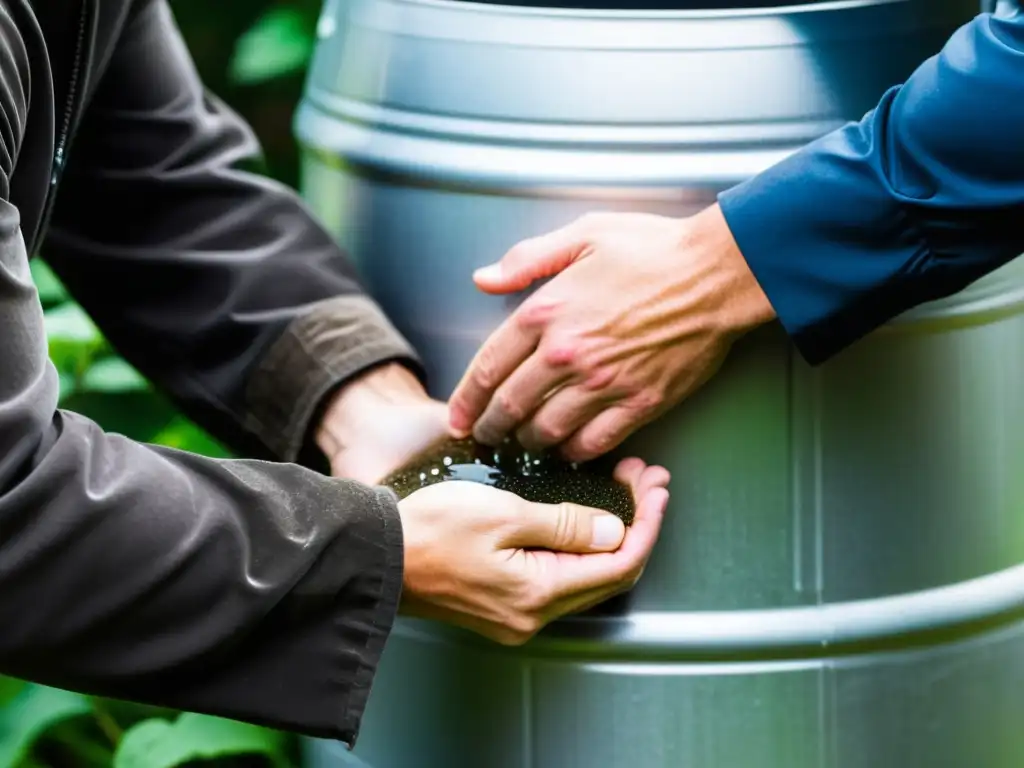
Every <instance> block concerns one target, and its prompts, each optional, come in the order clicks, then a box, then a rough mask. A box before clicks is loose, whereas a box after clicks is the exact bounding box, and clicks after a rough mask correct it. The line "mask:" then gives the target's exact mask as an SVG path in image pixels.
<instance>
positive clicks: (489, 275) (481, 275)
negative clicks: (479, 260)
mask: <svg viewBox="0 0 1024 768" xmlns="http://www.w3.org/2000/svg"><path fill="white" fill-rule="evenodd" d="M473 279H474V280H484V281H487V282H493V281H495V280H500V279H501V265H500V264H491V265H489V266H486V267H480V269H478V270H477V271H476V272H474V273H473Z"/></svg>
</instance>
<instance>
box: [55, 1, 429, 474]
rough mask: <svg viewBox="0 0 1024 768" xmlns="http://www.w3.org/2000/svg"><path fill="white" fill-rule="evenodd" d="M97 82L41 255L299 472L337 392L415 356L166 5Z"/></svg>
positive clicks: (155, 364) (222, 419)
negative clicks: (266, 168) (317, 418)
mask: <svg viewBox="0 0 1024 768" xmlns="http://www.w3.org/2000/svg"><path fill="white" fill-rule="evenodd" d="M133 13H134V16H133V19H132V20H131V22H130V23H129V26H128V28H127V29H126V31H125V33H124V35H123V39H122V40H121V41H120V42H119V44H118V47H117V49H116V50H115V52H114V54H113V56H112V57H111V60H110V64H109V66H108V67H107V69H106V72H105V74H104V77H103V79H102V80H101V81H100V82H99V84H98V85H97V88H96V92H95V95H94V96H93V99H92V102H91V103H90V105H89V108H88V111H87V113H86V117H85V119H84V121H83V123H82V125H81V127H80V128H79V130H78V133H77V135H76V137H75V141H74V144H73V150H72V152H71V154H70V155H69V161H68V162H69V165H68V167H67V170H66V172H65V176H64V179H63V180H62V182H61V190H60V195H59V197H58V201H57V206H56V209H55V211H54V217H53V223H52V228H51V232H50V236H49V238H48V239H47V241H46V242H45V243H44V246H43V254H44V256H45V257H46V259H47V260H48V261H49V262H50V263H51V265H53V267H54V268H55V270H56V271H57V273H58V274H59V275H60V277H61V278H62V279H63V280H64V282H65V283H66V284H67V286H68V288H69V289H70V291H71V293H72V294H73V295H74V296H75V298H77V299H78V300H79V301H80V302H81V303H82V305H83V306H84V307H85V309H86V310H87V311H88V312H89V314H90V315H92V316H93V318H94V319H95V320H96V321H97V324H98V325H99V326H100V327H101V328H102V330H103V331H104V333H105V334H106V336H107V337H108V338H109V339H110V340H111V342H112V343H113V344H114V345H115V346H116V347H117V349H118V350H119V351H120V352H121V353H123V354H124V355H125V356H126V357H127V358H128V359H129V360H130V361H131V362H132V363H133V364H135V365H136V366H137V367H138V368H139V369H140V370H141V371H142V372H143V373H144V374H145V375H146V376H148V377H149V378H151V379H152V380H153V381H155V382H156V383H157V384H158V385H159V386H160V387H161V388H162V389H163V390H164V391H166V392H167V393H168V394H170V395H171V396H172V397H173V398H174V399H175V400H176V402H177V403H178V404H179V405H180V406H181V407H182V408H183V410H185V412H186V413H188V414H189V415H190V416H192V417H193V418H194V419H196V420H197V421H199V422H200V423H201V424H203V426H205V427H207V428H208V429H210V430H211V431H212V432H213V433H214V434H216V435H217V436H218V437H219V438H221V439H222V440H224V441H225V442H227V443H228V444H229V445H231V446H232V447H233V448H235V449H236V450H237V451H238V452H239V453H243V454H245V455H252V456H257V457H261V458H263V457H266V458H272V459H279V460H286V461H291V460H295V459H296V458H297V457H298V456H299V451H300V448H301V446H302V445H303V444H304V443H306V442H307V440H306V439H307V438H308V437H310V435H311V432H312V431H313V429H314V427H315V425H313V424H312V423H310V420H311V418H312V416H313V414H314V412H315V410H316V409H317V408H318V407H319V406H320V405H322V404H323V402H324V396H325V395H326V394H327V393H329V392H330V391H331V390H332V389H335V388H337V387H338V386H340V385H342V384H344V383H345V382H347V381H350V380H351V379H352V378H353V377H355V376H357V375H358V374H360V373H361V372H363V371H365V370H367V369H368V368H370V367H373V366H376V365H379V364H381V363H384V362H386V361H389V360H401V361H402V362H403V363H404V364H405V365H408V366H409V367H410V368H412V369H414V370H417V371H418V370H419V368H418V363H417V360H416V357H415V354H414V352H413V351H412V349H411V348H410V346H409V345H408V343H407V342H406V341H405V339H404V338H402V336H401V334H400V333H399V332H398V331H397V330H396V329H395V328H394V327H393V326H392V325H391V323H390V322H388V320H387V318H385V317H384V316H383V314H382V313H381V311H380V309H379V308H378V307H377V305H376V304H375V303H374V302H373V301H372V300H371V299H370V298H369V297H368V296H367V295H366V293H365V291H364V290H363V288H362V286H361V285H360V283H359V280H358V278H357V275H356V271H355V268H354V265H353V264H352V263H351V262H350V261H349V259H348V257H347V256H346V254H345V253H344V252H343V251H342V250H341V249H340V248H339V247H338V246H337V244H336V243H335V242H334V240H333V239H332V237H331V236H330V234H329V233H327V232H326V231H325V230H324V229H323V228H322V227H321V226H319V225H318V224H317V222H316V221H314V219H313V218H312V216H311V215H310V213H309V212H308V211H307V209H306V207H305V206H304V205H303V203H302V202H301V201H300V200H299V198H298V196H297V195H296V194H295V192H294V191H292V190H290V189H287V188H286V187H284V186H283V185H281V184H279V183H277V182H275V181H272V180H270V179H266V178H263V177H260V176H258V175H256V174H254V173H251V172H248V171H246V170H245V166H247V165H249V164H251V162H252V161H254V160H256V159H257V158H258V157H259V154H260V147H259V144H258V142H257V140H256V137H255V135H254V134H253V132H252V130H251V129H250V128H249V126H248V125H246V124H245V122H244V121H243V120H241V119H240V117H239V116H238V115H237V114H235V113H234V112H233V111H232V110H231V109H229V108H228V107H227V106H226V105H225V104H223V103H222V102H220V101H219V100H217V99H216V98H214V97H212V96H210V95H208V94H206V93H205V91H204V88H203V84H202V82H201V81H200V79H199V77H198V75H197V73H196V71H195V67H194V66H193V64H192V61H191V59H190V57H189V55H188V51H187V49H186V48H185V44H184V41H183V40H182V38H181V35H180V33H179V32H178V30H177V28H176V26H175V25H174V21H173V18H172V16H171V12H170V10H169V7H168V5H167V3H166V2H164V0H139V1H138V2H137V3H136V4H135V10H134V11H133Z"/></svg>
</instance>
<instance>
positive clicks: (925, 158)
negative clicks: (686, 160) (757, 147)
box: [719, 14, 1024, 365]
mask: <svg viewBox="0 0 1024 768" xmlns="http://www.w3.org/2000/svg"><path fill="white" fill-rule="evenodd" d="M719 203H720V205H721V208H722V211H723V214H724V215H725V219H726V221H727V222H728V224H729V227H730V229H731V230H732V232H733V235H734V236H735V238H736V240H737V243H738V244H739V247H740V250H741V251H742V253H743V255H744V257H745V258H746V260H747V263H748V264H749V266H750V268H751V270H752V271H753V273H754V275H755V277H756V278H757V280H758V282H759V283H760V285H761V287H762V289H763V290H764V291H765V293H766V294H767V296H768V299H769V301H770V302H771V304H772V306H773V307H774V308H775V311H776V313H777V314H778V317H779V320H780V321H781V323H782V325H783V326H784V327H785V329H786V330H787V332H788V333H789V335H790V336H791V338H792V339H793V341H794V343H795V344H796V346H797V348H798V349H799V351H800V353H801V354H802V355H803V357H804V358H805V359H806V360H807V361H808V362H809V363H811V364H812V365H813V364H817V363H820V362H823V361H825V360H827V359H828V358H829V357H831V356H832V355H834V354H836V353H837V352H839V351H840V350H842V349H843V348H845V347H846V346H848V345H849V344H851V343H853V342H854V341H856V340H857V339H859V338H860V337H862V336H864V335H865V334H867V333H868V332H870V331H871V330H873V329H875V328H876V327H878V326H879V325H881V324H883V323H885V322H886V321H888V320H889V319H891V318H893V317H895V316H896V315H898V314H900V313H901V312H903V311H905V310H907V309H910V308H911V307H914V306H916V305H918V304H921V303H923V302H926V301H931V300H934V299H937V298H941V297H943V296H948V295H950V294H953V293H956V292H958V291H959V290H961V289H962V288H964V287H966V286H967V285H968V284H970V283H971V282H973V281H974V280H976V279H978V278H979V277H982V276H984V275H985V274H987V273H989V272H992V271H993V270H995V269H997V268H998V267H1000V266H1002V265H1003V264H1005V263H1006V262H1008V261H1010V260H1011V259H1013V258H1014V257H1016V256H1017V255H1019V254H1020V253H1022V252H1024V14H1017V15H1014V16H1012V17H1010V18H1006V17H994V16H992V15H990V14H982V15H980V16H978V17H976V18H975V19H974V20H973V21H971V22H970V23H968V24H966V25H965V26H963V27H961V28H960V29H959V30H958V31H957V32H956V33H955V34H954V35H953V37H952V38H951V39H950V40H949V42H948V43H947V44H946V46H945V47H944V48H943V49H942V51H941V52H940V53H939V54H938V55H937V56H934V57H933V58H931V59H929V60H928V61H926V62H925V63H924V64H922V65H921V66H920V67H919V68H918V69H917V70H916V71H915V72H914V73H913V75H911V77H910V78H909V79H908V80H907V81H906V83H904V84H903V85H902V86H900V87H895V88H892V89H891V90H889V91H888V92H887V93H886V94H885V95H884V96H883V97H882V99H881V101H880V103H879V104H878V106H877V107H876V108H875V109H874V110H872V111H871V112H869V113H868V114H867V115H866V116H865V117H864V118H863V119H862V120H861V121H860V122H859V123H852V124H849V125H847V126H846V127H844V128H841V129H839V130H837V131H835V132H833V133H831V134H829V135H827V136H825V137H823V138H821V139H819V140H818V141H815V142H813V143H811V144H809V145H808V146H806V147H805V148H804V149H802V150H801V151H799V152H796V153H794V154H793V155H791V156H790V157H789V158H787V159H786V160H783V161H782V162H781V163H779V164H778V165H776V166H774V167H772V168H770V169H769V170H767V171H766V172H764V173H762V174H760V175H758V176H756V177H754V178H752V179H750V180H748V181H746V182H744V183H742V184H740V185H738V186H736V187H734V188H732V189H730V190H728V191H726V192H723V193H722V194H721V195H720V196H719Z"/></svg>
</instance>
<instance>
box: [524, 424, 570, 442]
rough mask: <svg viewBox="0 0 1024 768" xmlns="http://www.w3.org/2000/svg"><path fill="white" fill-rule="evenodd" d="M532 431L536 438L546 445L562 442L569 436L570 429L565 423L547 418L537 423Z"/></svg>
mask: <svg viewBox="0 0 1024 768" xmlns="http://www.w3.org/2000/svg"><path fill="white" fill-rule="evenodd" d="M532 432H533V435H534V438H535V440H536V441H537V442H540V443H543V444H544V445H553V444H555V443H560V442H562V441H563V440H565V438H567V437H568V436H569V430H568V428H567V427H566V426H565V425H564V424H560V423H558V422H555V421H547V420H544V421H538V422H537V423H535V424H534V425H533V430H532Z"/></svg>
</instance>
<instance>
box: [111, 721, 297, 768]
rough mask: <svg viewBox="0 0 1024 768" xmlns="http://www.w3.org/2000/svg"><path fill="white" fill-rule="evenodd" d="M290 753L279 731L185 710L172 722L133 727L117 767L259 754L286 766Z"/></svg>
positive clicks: (160, 766)
mask: <svg viewBox="0 0 1024 768" xmlns="http://www.w3.org/2000/svg"><path fill="white" fill-rule="evenodd" d="M287 754H288V748H287V741H286V739H285V737H284V736H283V735H281V734H279V733H275V732H274V731H270V730H267V729H266V728H258V727H257V726H255V725H247V724H245V723H237V722H234V721H233V720H222V719H220V718H216V717H204V716H202V715H194V714H188V713H186V714H183V715H179V716H178V718H177V719H176V720H175V722H173V723H171V722H168V721H167V720H161V719H158V718H153V719H150V720H143V721H142V722H141V723H138V724H137V725H135V726H133V727H132V728H131V730H129V731H128V732H126V733H125V734H124V737H123V738H122V739H121V743H120V745H119V747H118V750H117V753H116V754H115V755H114V768H174V766H178V765H183V764H185V763H188V762H191V761H193V760H208V759H210V758H217V757H223V756H227V755H260V756H261V757H263V758H264V759H265V761H266V762H267V763H269V764H271V765H274V766H287V765H288V757H287Z"/></svg>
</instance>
